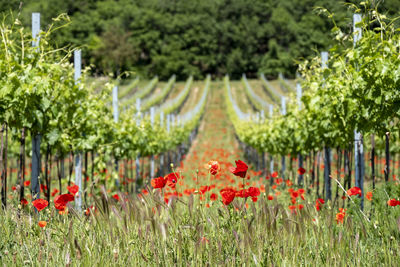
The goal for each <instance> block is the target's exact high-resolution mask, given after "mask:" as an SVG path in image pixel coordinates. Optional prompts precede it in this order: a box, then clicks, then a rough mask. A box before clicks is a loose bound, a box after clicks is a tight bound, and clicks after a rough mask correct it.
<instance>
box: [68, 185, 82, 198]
mask: <svg viewBox="0 0 400 267" xmlns="http://www.w3.org/2000/svg"><path fill="white" fill-rule="evenodd" d="M67 190H68V192H70V193H71V194H72V195H74V196H75V194H76V193H78V191H79V186H77V185H73V186H67Z"/></svg>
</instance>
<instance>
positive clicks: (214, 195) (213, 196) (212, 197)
mask: <svg viewBox="0 0 400 267" xmlns="http://www.w3.org/2000/svg"><path fill="white" fill-rule="evenodd" d="M217 199H218V195H217V194H215V193H212V194H211V195H210V200H211V201H216V200H217Z"/></svg>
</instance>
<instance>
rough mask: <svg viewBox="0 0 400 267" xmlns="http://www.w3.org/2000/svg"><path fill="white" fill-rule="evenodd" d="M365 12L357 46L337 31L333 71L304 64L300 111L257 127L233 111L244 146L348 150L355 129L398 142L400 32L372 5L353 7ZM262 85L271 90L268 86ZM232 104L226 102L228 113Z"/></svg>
mask: <svg viewBox="0 0 400 267" xmlns="http://www.w3.org/2000/svg"><path fill="white" fill-rule="evenodd" d="M361 11H362V12H365V13H364V19H363V21H362V22H361V23H360V25H358V26H359V27H361V28H362V33H363V37H362V39H361V40H360V41H359V42H357V44H356V45H355V46H354V44H353V34H345V33H344V32H342V31H341V30H340V28H339V27H337V26H335V27H334V28H333V32H334V33H335V36H334V37H335V38H334V39H335V40H336V43H335V45H334V46H333V47H332V48H331V49H330V56H329V61H328V66H329V67H328V68H326V69H322V68H321V59H320V57H319V56H316V57H315V58H313V59H312V60H306V61H304V62H303V63H302V64H301V65H300V73H301V75H302V78H303V80H302V86H303V88H304V89H305V92H304V95H303V97H302V104H303V109H302V110H301V111H299V110H298V106H297V105H296V104H295V103H294V101H292V102H289V104H288V107H287V114H286V115H284V116H279V117H276V118H273V119H272V120H266V121H265V123H261V124H256V123H252V122H243V121H241V120H239V119H238V117H237V116H236V115H235V112H234V111H233V109H232V108H230V110H229V112H230V113H232V115H231V117H232V121H233V122H234V125H235V128H236V130H237V132H238V135H239V138H240V139H241V140H242V141H243V142H245V143H247V144H249V145H250V146H252V147H254V148H256V149H257V150H259V151H260V152H262V151H264V152H269V153H271V154H289V153H290V154H297V153H308V152H309V151H313V150H320V149H322V148H323V147H324V146H328V147H341V148H348V147H349V145H350V144H351V143H352V142H353V140H354V131H355V130H357V131H359V132H361V133H362V134H363V136H364V139H366V138H365V136H368V135H371V134H376V135H377V136H378V137H383V136H384V135H385V133H386V132H392V133H393V135H392V139H393V140H396V141H397V140H398V135H397V133H398V131H399V125H398V122H399V118H400V105H399V103H400V92H399V90H398V88H400V79H399V73H400V68H399V66H400V59H399V57H398V52H397V51H399V49H400V39H399V38H400V37H399V35H398V30H399V28H397V27H396V24H395V21H392V20H390V19H388V18H387V17H386V16H385V15H382V14H380V13H379V12H378V11H377V10H376V8H374V6H371V5H370V3H369V2H365V3H364V4H363V5H362V6H361V9H357V8H356V7H355V10H354V12H361ZM333 24H334V25H336V23H335V21H333ZM262 80H263V83H264V85H265V87H267V88H268V87H269V86H268V82H267V81H266V80H265V79H262ZM226 82H228V81H226ZM270 91H271V90H270ZM292 99H293V98H292ZM276 101H278V99H276ZM231 105H232V104H230V103H228V108H229V107H230V106H231ZM366 144H367V145H369V142H368V141H367V142H366ZM396 147H397V146H396ZM380 148H382V144H381V145H380ZM396 150H398V148H395V149H394V151H396Z"/></svg>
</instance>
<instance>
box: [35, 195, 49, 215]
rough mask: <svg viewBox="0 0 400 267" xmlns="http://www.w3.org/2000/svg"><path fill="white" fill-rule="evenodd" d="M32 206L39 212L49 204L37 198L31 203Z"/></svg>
mask: <svg viewBox="0 0 400 267" xmlns="http://www.w3.org/2000/svg"><path fill="white" fill-rule="evenodd" d="M32 204H33V206H34V207H35V208H36V209H37V211H39V212H40V211H41V210H43V209H44V208H46V207H47V206H48V205H49V202H47V200H45V199H41V198H38V199H36V200H34V201H32Z"/></svg>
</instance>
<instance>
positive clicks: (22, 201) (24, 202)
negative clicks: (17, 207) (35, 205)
mask: <svg viewBox="0 0 400 267" xmlns="http://www.w3.org/2000/svg"><path fill="white" fill-rule="evenodd" d="M21 205H22V206H26V205H28V200H26V199H25V198H23V199H21Z"/></svg>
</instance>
